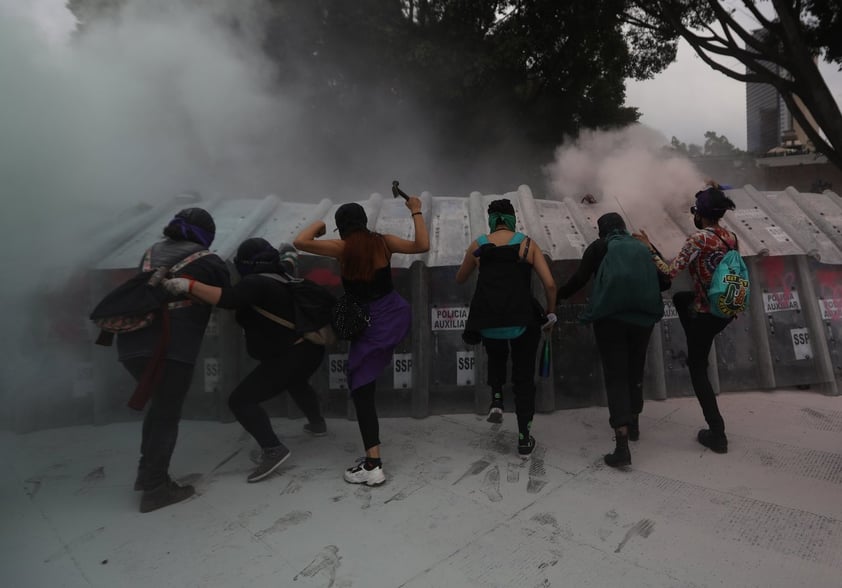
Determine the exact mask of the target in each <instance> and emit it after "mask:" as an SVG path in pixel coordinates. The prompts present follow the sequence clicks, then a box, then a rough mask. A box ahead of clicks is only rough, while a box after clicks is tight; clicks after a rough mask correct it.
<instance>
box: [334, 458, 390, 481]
mask: <svg viewBox="0 0 842 588" xmlns="http://www.w3.org/2000/svg"><path fill="white" fill-rule="evenodd" d="M343 477H344V478H345V481H346V482H348V483H349V484H365V485H366V486H379V485H380V484H382V483H383V482H385V481H386V475H385V474H384V473H383V466H376V467H374V468H372V469H370V470H367V469H365V458H364V457H361V458H360V459H358V460H357V464H356V465H355V466H353V467H350V468H348V469H347V470H345V473H344V475H343Z"/></svg>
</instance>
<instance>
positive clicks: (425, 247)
mask: <svg viewBox="0 0 842 588" xmlns="http://www.w3.org/2000/svg"><path fill="white" fill-rule="evenodd" d="M406 207H407V208H408V209H409V210H410V211H411V212H412V222H413V223H414V224H415V240H414V241H410V240H408V239H401V238H400V237H396V236H395V235H383V239H384V240H385V241H386V247H388V248H389V251H390V252H391V253H424V252H425V251H429V250H430V233H429V232H428V231H427V224H426V223H425V222H424V215H423V214H421V200H420V199H419V198H418V197H417V196H410V197H409V199H408V200H407V201H406Z"/></svg>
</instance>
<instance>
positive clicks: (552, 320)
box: [541, 312, 558, 331]
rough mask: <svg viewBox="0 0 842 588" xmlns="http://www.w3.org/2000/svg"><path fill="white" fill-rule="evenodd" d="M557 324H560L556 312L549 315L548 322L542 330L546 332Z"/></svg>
mask: <svg viewBox="0 0 842 588" xmlns="http://www.w3.org/2000/svg"><path fill="white" fill-rule="evenodd" d="M556 322H558V317H557V316H556V314H555V313H554V312H550V313H547V322H545V323H544V325H543V326H542V327H541V328H542V329H543V330H545V331H546V330H547V329H550V328H552V326H553V325H554V324H556Z"/></svg>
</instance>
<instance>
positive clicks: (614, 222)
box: [596, 212, 626, 239]
mask: <svg viewBox="0 0 842 588" xmlns="http://www.w3.org/2000/svg"><path fill="white" fill-rule="evenodd" d="M596 226H597V227H598V228H599V238H600V239H604V238H605V237H607V236H608V235H609V234H610V233H612V232H613V231H625V230H626V222H625V221H624V220H623V217H621V216H620V215H619V214H617V213H616V212H608V213H605V214H603V215H602V216H601V217H599V218H598V219H597V221H596Z"/></svg>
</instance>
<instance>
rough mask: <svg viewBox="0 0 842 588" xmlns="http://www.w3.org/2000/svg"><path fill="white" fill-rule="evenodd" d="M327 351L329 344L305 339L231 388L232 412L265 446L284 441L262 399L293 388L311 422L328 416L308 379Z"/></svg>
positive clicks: (296, 399)
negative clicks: (322, 344)
mask: <svg viewBox="0 0 842 588" xmlns="http://www.w3.org/2000/svg"><path fill="white" fill-rule="evenodd" d="M324 355H325V348H324V347H322V346H321V345H316V344H314V343H310V342H309V341H302V342H301V343H299V344H297V345H293V346H292V348H291V349H290V350H289V352H288V353H287V354H286V355H284V356H283V357H278V358H273V359H266V360H264V361H261V362H260V365H258V366H257V367H256V368H254V369H253V370H252V371H251V373H249V375H247V376H246V377H245V378H244V379H243V381H242V382H240V383H239V384H238V385H237V387H236V388H234V391H233V392H231V396H230V398H228V406H229V407H230V408H231V412H233V413H234V416H235V417H236V418H237V421H238V422H239V423H240V424H241V425H242V426H243V428H244V429H245V430H246V431H248V432H249V433H250V434H251V436H252V437H254V439H255V440H256V441H257V443H258V444H259V445H260V446H261V447H263V448H267V447H277V446H278V445H280V444H281V442H280V440H279V439H278V437H277V435H275V431H274V430H273V429H272V423H271V422H270V421H269V415H267V414H266V411H265V410H263V407H262V406H260V403H261V402H265V401H266V400H269V399H270V398H274V397H275V396H277V395H279V394H281V393H283V392H284V390H288V391H289V395H290V396H291V397H292V399H293V401H294V402H295V404H296V405H298V408H300V409H301V412H303V413H304V416H305V417H307V420H308V421H309V422H311V423H320V422H322V421H323V420H324V419H323V418H322V414H321V410H320V408H319V398H318V396H317V395H316V392H315V390H313V388H312V386H310V382H309V381H308V380H309V379H310V376H312V375H313V372H315V371H316V370H317V369H318V367H319V365H320V364H321V363H322V359H323V358H324Z"/></svg>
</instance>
